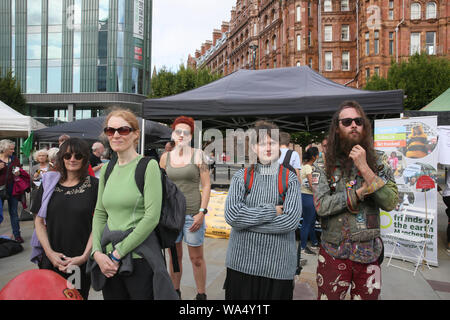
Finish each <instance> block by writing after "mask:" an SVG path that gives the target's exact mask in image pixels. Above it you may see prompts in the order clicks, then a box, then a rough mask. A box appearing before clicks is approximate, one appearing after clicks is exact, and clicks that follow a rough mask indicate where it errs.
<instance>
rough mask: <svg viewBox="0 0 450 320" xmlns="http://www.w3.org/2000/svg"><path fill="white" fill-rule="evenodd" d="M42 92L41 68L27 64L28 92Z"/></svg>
mask: <svg viewBox="0 0 450 320" xmlns="http://www.w3.org/2000/svg"><path fill="white" fill-rule="evenodd" d="M40 92H41V68H40V67H39V66H30V63H28V65H27V93H40Z"/></svg>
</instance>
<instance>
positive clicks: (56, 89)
mask: <svg viewBox="0 0 450 320" xmlns="http://www.w3.org/2000/svg"><path fill="white" fill-rule="evenodd" d="M47 93H61V67H49V68H48V69H47Z"/></svg>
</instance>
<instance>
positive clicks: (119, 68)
mask: <svg viewBox="0 0 450 320" xmlns="http://www.w3.org/2000/svg"><path fill="white" fill-rule="evenodd" d="M116 90H117V91H118V92H123V67H122V66H117V87H116Z"/></svg>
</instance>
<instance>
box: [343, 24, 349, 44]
mask: <svg viewBox="0 0 450 320" xmlns="http://www.w3.org/2000/svg"><path fill="white" fill-rule="evenodd" d="M341 40H342V41H349V40H350V26H349V25H348V24H344V25H342V27H341Z"/></svg>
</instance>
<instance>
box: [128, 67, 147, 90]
mask: <svg viewBox="0 0 450 320" xmlns="http://www.w3.org/2000/svg"><path fill="white" fill-rule="evenodd" d="M131 81H132V84H131V92H132V93H138V94H142V92H143V91H142V89H143V81H144V74H143V70H142V69H138V68H134V67H133V69H132V70H131Z"/></svg>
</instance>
